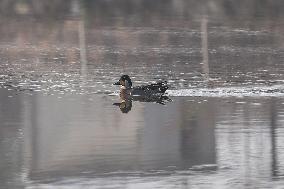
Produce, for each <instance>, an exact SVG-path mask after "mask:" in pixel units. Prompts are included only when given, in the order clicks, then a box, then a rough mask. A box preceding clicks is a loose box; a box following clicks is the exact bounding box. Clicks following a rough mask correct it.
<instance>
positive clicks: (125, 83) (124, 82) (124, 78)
mask: <svg viewBox="0 0 284 189" xmlns="http://www.w3.org/2000/svg"><path fill="white" fill-rule="evenodd" d="M114 85H122V86H125V87H126V88H131V87H132V82H131V79H130V77H129V76H128V75H122V76H121V77H120V79H119V81H118V82H116V83H114Z"/></svg>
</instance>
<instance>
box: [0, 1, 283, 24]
mask: <svg viewBox="0 0 284 189" xmlns="http://www.w3.org/2000/svg"><path fill="white" fill-rule="evenodd" d="M283 8H284V1H281V0H250V1H247V0H238V1H235V0H215V1H212V0H200V1H195V0H155V1H153V0H119V1H117V0H107V1H106V0H49V1H45V0H0V16H1V18H3V17H11V18H15V17H16V18H17V17H23V15H28V16H32V17H35V18H37V19H52V18H53V19H58V18H61V17H66V16H74V15H75V16H76V15H77V14H78V12H80V13H82V12H83V14H84V15H85V16H86V18H88V17H96V16H97V17H99V18H100V20H103V19H109V18H112V17H123V18H124V19H125V20H128V21H129V22H131V21H132V20H133V22H134V21H142V22H143V21H145V22H149V18H156V19H162V18H166V19H171V18H175V19H177V18H178V17H182V18H189V19H190V18H193V19H194V18H195V17H198V16H200V15H209V16H210V17H211V18H216V19H218V18H219V17H220V18H227V19H238V20H242V19H255V18H258V17H259V16H263V15H265V17H266V18H267V19H271V18H273V19H280V18H282V17H283V16H284V12H283Z"/></svg>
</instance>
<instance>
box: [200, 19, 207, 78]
mask: <svg viewBox="0 0 284 189" xmlns="http://www.w3.org/2000/svg"><path fill="white" fill-rule="evenodd" d="M207 23H208V19H207V17H206V16H204V17H203V18H202V19H201V51H202V58H203V64H202V71H203V74H204V79H205V80H206V81H208V80H209V62H208V59H209V58H208V32H207Z"/></svg>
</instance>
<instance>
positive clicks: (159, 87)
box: [138, 81, 169, 94]
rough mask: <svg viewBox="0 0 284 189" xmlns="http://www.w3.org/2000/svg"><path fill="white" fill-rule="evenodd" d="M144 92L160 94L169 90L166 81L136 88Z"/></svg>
mask: <svg viewBox="0 0 284 189" xmlns="http://www.w3.org/2000/svg"><path fill="white" fill-rule="evenodd" d="M138 88H140V89H142V90H143V91H145V92H149V93H151V94H156V93H157V94H158V93H159V94H161V93H165V92H166V90H167V89H168V88H169V86H168V83H167V82H166V81H161V82H158V83H154V84H150V85H143V86H140V87H138Z"/></svg>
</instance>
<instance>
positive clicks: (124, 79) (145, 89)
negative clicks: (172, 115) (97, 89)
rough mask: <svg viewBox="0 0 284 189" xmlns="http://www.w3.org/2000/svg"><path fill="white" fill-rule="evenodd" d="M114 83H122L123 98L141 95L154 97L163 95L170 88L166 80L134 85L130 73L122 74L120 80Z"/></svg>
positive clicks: (121, 95)
mask: <svg viewBox="0 0 284 189" xmlns="http://www.w3.org/2000/svg"><path fill="white" fill-rule="evenodd" d="M114 85H120V86H121V87H120V97H121V98H122V99H125V98H128V97H135V96H140V97H144V98H153V97H157V96H162V95H164V94H165V92H166V90H167V89H168V88H169V86H168V84H167V82H166V81H160V82H158V83H153V84H149V85H142V86H135V87H132V81H131V79H130V77H129V76H128V75H122V76H121V77H120V79H119V81H118V82H116V83H114Z"/></svg>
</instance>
